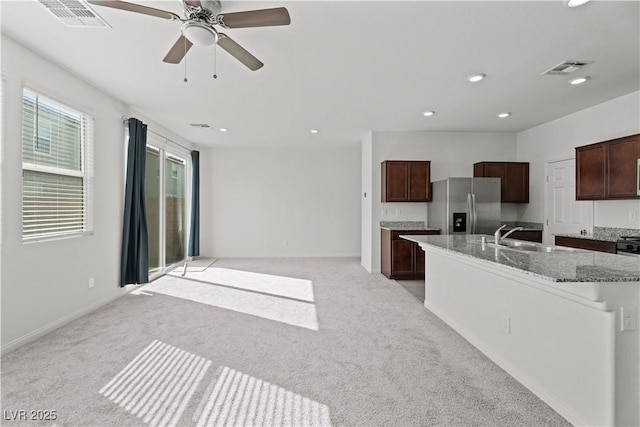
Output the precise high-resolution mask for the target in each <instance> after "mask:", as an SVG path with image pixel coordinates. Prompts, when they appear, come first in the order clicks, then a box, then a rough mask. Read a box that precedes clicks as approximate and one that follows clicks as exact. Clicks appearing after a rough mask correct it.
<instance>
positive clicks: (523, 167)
mask: <svg viewBox="0 0 640 427" xmlns="http://www.w3.org/2000/svg"><path fill="white" fill-rule="evenodd" d="M505 175H506V179H505V181H506V182H505V184H506V188H505V189H504V190H503V192H502V201H503V202H508V203H529V164H528V163H507V164H506V168H505Z"/></svg>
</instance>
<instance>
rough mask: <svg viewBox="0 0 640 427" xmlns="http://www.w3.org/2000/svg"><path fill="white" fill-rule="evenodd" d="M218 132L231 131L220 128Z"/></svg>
mask: <svg viewBox="0 0 640 427" xmlns="http://www.w3.org/2000/svg"><path fill="white" fill-rule="evenodd" d="M218 130H219V131H220V132H228V131H229V129H227V128H220V129H218Z"/></svg>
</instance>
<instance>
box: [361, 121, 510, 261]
mask: <svg viewBox="0 0 640 427" xmlns="http://www.w3.org/2000/svg"><path fill="white" fill-rule="evenodd" d="M372 145H373V147H372V155H371V173H370V174H369V175H368V176H367V177H365V179H366V180H367V183H366V185H365V183H363V188H365V187H369V188H370V189H371V197H370V198H368V203H369V204H370V206H371V226H370V228H369V232H368V233H369V235H368V236H366V237H365V235H364V234H363V241H362V244H363V246H364V245H365V244H367V245H368V246H369V247H370V248H371V249H370V252H369V253H367V252H365V250H363V251H362V260H361V263H362V266H363V267H365V268H366V269H367V270H368V271H370V272H373V273H378V272H380V221H425V222H426V221H427V204H426V203H382V202H381V179H382V176H381V167H380V164H381V163H382V162H383V161H385V160H431V181H439V180H442V179H446V178H448V177H463V176H473V164H474V163H476V162H481V161H515V159H516V134H515V133H508V132H495V133H488V132H426V131H423V132H373V137H372ZM516 209H517V206H515V205H513V204H503V206H502V211H503V212H502V219H503V220H508V221H512V220H516V219H517V218H516V214H517V210H516ZM369 236H370V237H369ZM365 239H366V240H365Z"/></svg>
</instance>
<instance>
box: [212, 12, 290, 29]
mask: <svg viewBox="0 0 640 427" xmlns="http://www.w3.org/2000/svg"><path fill="white" fill-rule="evenodd" d="M217 18H218V21H219V22H220V24H221V25H222V26H223V27H225V28H246V27H270V26H274V25H289V24H290V23H291V17H290V16H289V11H288V10H287V8H285V7H276V8H273V9H260V10H248V11H245V12H233V13H221V14H220V15H218V17H217Z"/></svg>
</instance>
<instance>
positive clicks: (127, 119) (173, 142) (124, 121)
mask: <svg viewBox="0 0 640 427" xmlns="http://www.w3.org/2000/svg"><path fill="white" fill-rule="evenodd" d="M131 118H132V117H125V116H122V122H123V123H127V122H128V121H129V119H131ZM147 132H151V133H153V134H155V135H157V136H159V137H160V138H164V139H165V140H166V141H167V142H170V143H172V144H175V145H177V146H178V147H182V148H184V149H185V150H187V151H189V152H191V148H187V147H185V146H184V145H182V144H180V143H178V142H175V141H173V140H172V139H169V138H167V137H166V136H164V135H162V134H159V133H158V132H156V131H154V130H153V129H149V128H148V127H147Z"/></svg>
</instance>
